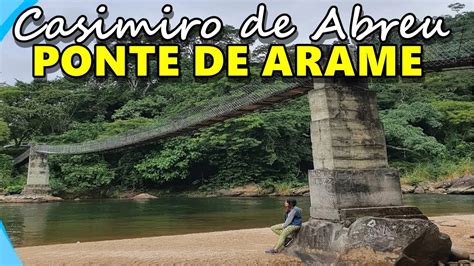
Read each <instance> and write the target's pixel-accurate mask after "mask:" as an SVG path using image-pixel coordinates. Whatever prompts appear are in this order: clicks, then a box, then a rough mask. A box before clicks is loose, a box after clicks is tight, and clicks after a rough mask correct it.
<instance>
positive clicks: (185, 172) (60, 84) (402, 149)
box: [0, 12, 474, 197]
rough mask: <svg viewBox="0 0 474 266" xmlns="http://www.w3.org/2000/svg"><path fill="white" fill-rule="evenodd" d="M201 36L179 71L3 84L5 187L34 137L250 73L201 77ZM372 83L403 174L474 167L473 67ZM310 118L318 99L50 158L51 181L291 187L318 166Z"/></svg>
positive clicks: (18, 174)
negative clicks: (196, 71)
mask: <svg viewBox="0 0 474 266" xmlns="http://www.w3.org/2000/svg"><path fill="white" fill-rule="evenodd" d="M446 21H447V22H448V25H450V26H451V27H453V28H454V29H456V27H460V26H459V25H464V24H465V23H466V21H468V22H469V23H470V24H472V23H473V22H474V12H468V13H464V14H460V15H458V16H456V17H447V19H446ZM469 23H468V24H469ZM465 30H472V29H471V28H467V29H465ZM235 36H236V30H235V29H234V28H232V27H229V26H227V27H226V29H225V31H224V33H223V34H222V36H220V38H219V39H217V40H214V42H215V44H216V45H218V46H222V47H224V46H225V45H226V44H229V43H235V42H240V40H238V39H237V38H236V37H235ZM195 38H196V39H195V40H193V39H192V38H190V39H191V40H190V41H189V42H188V43H182V51H184V55H183V58H182V60H181V62H182V65H181V69H182V75H181V78H180V79H159V78H157V77H155V78H150V79H146V80H144V79H137V78H134V76H133V74H131V75H129V77H128V78H113V77H109V78H106V79H102V80H97V79H92V78H87V77H85V78H83V79H70V78H60V79H55V80H51V81H44V80H36V81H33V82H31V83H23V82H17V84H15V85H14V86H5V87H1V88H0V144H2V145H7V146H6V148H4V149H3V150H2V153H1V154H0V187H2V188H3V190H4V192H7V193H17V192H19V191H20V190H21V187H22V186H23V185H24V184H25V182H26V166H22V167H16V168H14V167H13V165H12V162H11V160H12V158H13V157H14V156H16V155H18V154H20V153H21V152H22V151H24V150H25V147H23V145H24V144H25V143H28V142H35V143H48V144H51V143H57V144H59V143H79V142H82V141H85V140H92V139H98V138H106V137H107V136H113V135H116V134H119V133H121V132H124V131H126V130H130V129H135V128H139V127H143V126H145V125H152V124H153V123H156V121H160V120H163V119H166V118H167V117H170V116H175V115H177V114H179V113H181V112H182V111H183V110H186V109H189V108H192V107H195V106H200V105H203V104H206V103H207V102H208V101H209V100H211V99H217V98H220V97H221V98H223V97H226V96H227V95H229V94H231V93H232V92H233V91H235V90H236V89H237V88H239V87H240V86H241V85H242V84H244V83H246V82H247V81H245V80H241V79H239V80H233V79H229V78H227V77H226V76H225V75H224V74H223V75H219V76H216V77H213V78H210V79H206V80H197V79H194V78H193V77H192V62H191V61H190V59H189V58H190V57H189V53H191V51H192V44H193V43H194V42H195V41H198V40H197V38H198V37H197V36H196V37H195ZM443 41H445V40H439V41H438V42H443ZM466 41H470V42H472V41H473V40H466ZM144 42H145V41H144ZM247 42H248V41H247ZM429 45H432V44H429ZM266 48H267V45H263V46H259V47H256V48H255V49H254V50H253V53H252V56H251V61H252V62H254V63H255V64H254V67H253V68H252V74H253V75H252V78H251V79H252V82H254V83H255V84H258V83H262V82H266V83H268V82H275V80H276V79H273V80H260V78H259V77H258V73H259V72H260V70H259V67H258V66H259V65H260V64H259V63H261V59H262V58H264V56H262V55H263V53H264V52H265V51H266ZM187 56H188V57H187ZM130 60H133V58H131V59H130ZM154 67H155V68H156V66H154ZM130 71H131V73H133V71H134V70H133V69H130ZM370 89H372V90H374V91H376V92H377V100H378V107H379V111H380V116H381V119H382V122H383V124H384V128H385V134H386V140H387V145H388V146H387V147H388V148H387V149H388V155H389V160H390V164H391V166H392V167H395V168H398V169H400V171H401V174H402V182H403V183H406V184H411V185H416V184H419V183H421V182H425V181H430V182H436V181H440V180H443V179H448V178H455V177H459V176H463V175H472V174H473V173H474V165H473V159H472V158H473V151H474V142H473V141H474V129H473V124H474V102H473V99H474V96H473V90H474V70H472V69H471V70H456V71H448V72H437V73H429V74H427V75H426V76H425V77H424V78H423V79H422V80H413V79H412V80H399V79H378V80H372V82H371V85H370ZM309 121H310V117H309V106H308V103H307V99H306V98H305V97H301V98H299V99H295V100H291V101H289V102H287V103H283V104H279V105H277V106H275V107H273V108H271V109H268V110H264V111H260V112H256V113H252V114H249V115H246V116H243V117H239V118H234V119H229V120H227V121H225V122H222V123H219V124H216V125H213V126H211V127H208V128H205V129H202V130H199V131H198V132H196V133H195V134H193V135H185V136H179V137H174V138H169V139H165V140H162V141H160V142H158V143H154V144H151V145H147V146H142V147H138V148H131V149H127V150H120V151H116V152H109V153H104V154H90V155H75V156H59V155H58V156H50V157H49V159H50V171H51V186H52V189H53V192H54V193H55V194H57V195H62V196H64V195H69V196H74V197H75V196H84V195H87V196H92V197H104V196H111V195H114V194H115V193H116V192H117V191H122V190H136V191H143V190H167V191H195V190H199V191H202V192H212V191H216V190H218V189H222V188H230V187H234V186H241V185H245V184H249V183H256V184H259V185H260V186H262V187H273V188H275V189H276V190H281V191H285V190H289V189H290V188H292V187H295V186H300V185H302V184H305V183H306V182H307V181H306V178H307V171H308V169H311V168H312V155H311V145H310V137H309V132H310V131H309Z"/></svg>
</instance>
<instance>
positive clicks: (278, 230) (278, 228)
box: [270, 224, 284, 235]
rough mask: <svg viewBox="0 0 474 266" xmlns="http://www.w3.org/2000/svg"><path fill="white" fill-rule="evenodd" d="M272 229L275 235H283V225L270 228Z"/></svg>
mask: <svg viewBox="0 0 474 266" xmlns="http://www.w3.org/2000/svg"><path fill="white" fill-rule="evenodd" d="M270 229H272V231H273V233H275V234H277V235H281V232H282V231H283V229H284V228H283V224H276V225H274V226H272V227H270Z"/></svg>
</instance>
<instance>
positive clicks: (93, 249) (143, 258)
mask: <svg viewBox="0 0 474 266" xmlns="http://www.w3.org/2000/svg"><path fill="white" fill-rule="evenodd" d="M431 220H433V221H434V222H435V223H437V224H438V226H439V228H440V230H441V231H442V232H445V233H448V234H449V235H450V236H451V238H452V239H453V243H454V245H455V246H456V247H458V248H462V249H463V250H466V251H468V252H470V253H474V238H471V237H470V236H471V235H473V236H474V215H456V216H439V217H433V218H431ZM275 240H276V236H275V235H274V234H273V233H272V232H271V231H270V229H268V228H259V229H245V230H234V231H223V232H211V233H199V234H188V235H176V236H161V237H148V238H136V239H124V240H112V241H98V242H87V243H75V244H60V245H48V246H36V247H24V248H18V249H17V253H18V255H19V256H20V258H21V259H22V261H23V262H24V263H25V265H92V264H93V265H149V264H155V265H156V264H159V265H190V264H192V265H196V264H200V265H203V264H204V265H303V264H302V263H301V262H300V261H299V260H298V259H296V258H292V257H288V256H285V255H282V254H278V255H268V254H265V253H264V250H265V249H267V248H269V247H271V246H272V245H273V244H274V242H275Z"/></svg>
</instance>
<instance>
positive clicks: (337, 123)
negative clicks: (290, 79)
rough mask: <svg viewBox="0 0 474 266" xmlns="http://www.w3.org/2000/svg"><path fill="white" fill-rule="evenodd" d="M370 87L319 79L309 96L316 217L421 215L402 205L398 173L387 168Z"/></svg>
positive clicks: (351, 80)
mask: <svg viewBox="0 0 474 266" xmlns="http://www.w3.org/2000/svg"><path fill="white" fill-rule="evenodd" d="M367 87H368V86H367V82H366V81H365V80H363V79H355V78H337V79H335V78H334V79H321V80H315V82H314V90H312V91H310V92H309V94H308V98H309V104H310V110H311V142H312V150H313V163H314V170H311V171H309V174H308V178H309V186H310V195H311V209H310V214H311V217H312V218H316V219H324V220H332V221H345V220H355V219H356V218H358V217H361V216H384V217H400V216H401V217H407V216H422V214H421V212H420V211H419V210H418V209H417V208H414V207H404V206H402V205H403V204H402V194H401V189H400V179H399V174H398V171H396V170H395V169H391V168H389V167H388V162H387V152H386V146H385V136H384V130H383V126H382V123H381V121H380V119H379V116H378V112H377V106H376V101H375V93H374V92H371V91H369V90H368V89H367Z"/></svg>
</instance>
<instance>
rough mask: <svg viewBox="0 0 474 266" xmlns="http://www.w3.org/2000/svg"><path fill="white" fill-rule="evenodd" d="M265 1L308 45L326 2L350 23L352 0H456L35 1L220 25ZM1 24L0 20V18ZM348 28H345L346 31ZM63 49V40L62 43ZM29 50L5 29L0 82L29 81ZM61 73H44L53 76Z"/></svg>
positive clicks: (402, 1) (405, 9)
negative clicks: (167, 9) (166, 9)
mask: <svg viewBox="0 0 474 266" xmlns="http://www.w3.org/2000/svg"><path fill="white" fill-rule="evenodd" d="M7 1H16V2H19V1H20V0H0V15H1V14H2V12H4V11H5V9H6V5H7V4H6V3H7ZM261 2H263V3H266V5H267V9H268V12H269V15H268V21H273V19H274V18H276V17H277V16H278V15H280V14H281V13H288V14H289V15H290V16H291V17H292V20H293V24H295V25H296V26H297V27H298V33H299V34H298V38H297V39H296V40H295V41H294V42H293V43H309V42H310V41H309V36H310V35H311V34H312V33H313V32H314V30H315V29H316V27H317V25H318V24H319V23H320V22H321V20H322V19H323V17H324V15H325V14H326V12H327V10H328V9H329V7H330V6H332V5H335V6H337V7H338V9H339V12H340V14H341V17H342V20H343V23H344V24H345V25H346V26H347V25H348V24H349V20H350V15H351V11H352V7H353V5H354V4H356V3H360V4H362V6H363V8H364V13H365V14H366V15H370V16H372V17H373V18H375V19H379V18H386V19H393V18H400V17H402V16H403V15H404V14H406V13H409V12H412V13H414V14H415V15H416V16H417V17H419V18H422V17H425V16H438V15H445V14H449V15H454V12H452V11H451V10H449V8H448V5H449V4H451V3H453V2H456V0H410V1H407V0H388V1H385V0H365V1H361V0H360V1H352V0H339V1H329V0H312V1H309V0H273V1H262V0H260V1H258V0H168V1H160V0H138V1H132V0H128V1H127V0H68V1H64V0H39V1H38V3H37V4H36V5H38V6H41V7H42V8H43V10H44V13H45V17H46V20H48V18H50V17H53V16H56V15H62V16H64V17H65V18H66V19H67V20H68V21H71V23H72V22H73V21H75V19H76V18H77V17H78V16H80V15H86V16H87V17H88V18H89V20H90V21H91V20H93V19H95V18H96V17H97V14H96V8H97V6H98V5H100V4H106V5H107V6H108V10H109V17H108V20H115V19H116V18H117V17H119V16H122V17H124V18H136V19H137V18H147V19H149V21H150V22H151V24H152V25H153V24H155V23H153V22H157V21H159V20H160V19H161V18H162V13H161V8H162V6H163V5H165V4H171V5H172V6H173V9H174V18H173V20H172V22H173V21H177V20H179V19H180V18H181V17H183V16H187V17H190V18H191V17H200V18H206V17H209V16H218V17H220V18H221V19H222V20H223V22H224V24H229V25H232V26H235V27H236V28H238V27H240V25H241V24H242V22H243V21H244V19H245V18H246V17H247V16H249V15H250V14H253V13H255V11H256V8H257V5H258V4H259V3H261ZM464 4H466V7H465V9H464V11H472V10H473V9H474V1H465V2H464ZM0 23H1V21H0ZM346 31H348V29H346ZM59 46H61V47H64V46H66V44H63V43H60V44H59ZM31 69H32V48H31V47H20V46H19V45H18V44H17V43H15V41H14V39H13V37H12V33H11V31H10V32H8V33H7V35H6V36H5V37H4V39H3V40H2V41H1V42H0V83H1V82H6V83H8V84H14V83H15V82H16V80H20V81H25V82H29V81H31V80H32V79H33V78H32V73H31ZM58 75H60V74H59V73H55V74H52V75H50V76H48V78H49V79H52V78H55V77H57V76H58Z"/></svg>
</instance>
